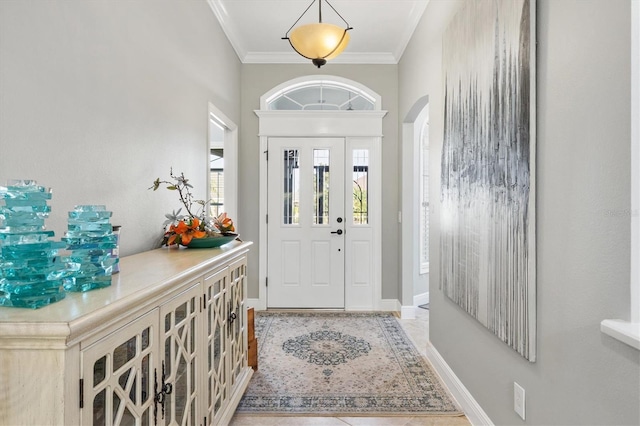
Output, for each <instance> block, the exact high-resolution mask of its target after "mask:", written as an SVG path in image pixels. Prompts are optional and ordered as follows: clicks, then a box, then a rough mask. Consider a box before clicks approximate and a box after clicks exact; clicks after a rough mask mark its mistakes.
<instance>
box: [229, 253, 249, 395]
mask: <svg viewBox="0 0 640 426" xmlns="http://www.w3.org/2000/svg"><path fill="white" fill-rule="evenodd" d="M246 275H247V263H246V260H245V259H243V260H241V261H238V262H235V263H232V264H231V265H229V293H228V294H229V309H230V318H229V329H228V336H229V351H230V362H231V370H230V371H231V378H230V380H231V382H230V385H231V389H233V387H234V386H235V385H236V380H237V379H238V376H239V375H240V373H242V371H243V368H245V367H247V362H248V361H247V347H246V346H247V337H246V334H245V333H246V331H245V325H246V323H247V319H246V315H247V308H246V306H245V305H244V291H245V289H244V288H245V279H246Z"/></svg>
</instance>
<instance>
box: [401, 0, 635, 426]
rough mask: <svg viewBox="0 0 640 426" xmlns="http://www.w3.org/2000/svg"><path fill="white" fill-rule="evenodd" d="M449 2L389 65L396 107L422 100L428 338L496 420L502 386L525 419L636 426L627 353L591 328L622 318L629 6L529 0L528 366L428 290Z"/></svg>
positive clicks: (434, 10) (434, 268) (505, 420)
mask: <svg viewBox="0 0 640 426" xmlns="http://www.w3.org/2000/svg"><path fill="white" fill-rule="evenodd" d="M462 3H463V2H462V1H450V0H431V2H430V3H429V6H428V8H427V12H426V14H425V16H424V17H423V19H422V21H421V23H420V27H419V29H418V31H417V32H416V33H415V35H414V37H413V39H412V41H411V44H410V46H409V48H408V49H407V50H406V52H405V55H404V56H403V58H402V61H401V63H400V69H399V79H400V116H404V114H406V112H407V111H408V110H409V108H410V107H411V105H412V104H413V103H414V102H415V100H417V99H418V98H419V97H420V96H423V95H425V94H428V95H429V96H430V99H431V101H432V103H431V112H432V115H431V117H432V119H431V131H432V133H431V135H430V136H431V141H432V144H435V146H433V145H432V147H433V149H432V151H431V152H432V153H433V159H432V163H431V166H432V170H433V171H434V173H433V175H435V178H434V179H433V180H434V183H433V187H432V188H431V194H432V197H431V199H432V200H434V203H433V205H434V211H433V216H432V220H433V227H432V230H433V232H432V236H433V238H432V242H431V253H432V254H433V258H432V261H431V277H432V280H431V285H430V299H431V306H430V307H431V317H430V338H431V341H432V343H433V345H434V346H435V347H436V349H437V350H438V351H439V352H440V354H441V355H442V356H443V357H444V359H445V360H446V361H447V363H448V364H449V365H450V366H451V368H452V369H453V370H454V372H455V373H456V375H457V376H458V377H459V378H460V379H461V380H462V382H463V383H464V385H465V386H466V387H467V389H469V391H470V392H471V393H472V394H473V396H474V397H475V399H476V400H477V401H478V402H479V403H480V405H481V406H482V407H483V409H484V410H485V411H486V412H487V414H488V415H489V417H490V418H491V419H492V420H493V421H494V422H495V423H496V424H509V425H516V424H524V423H525V422H523V421H522V420H520V418H519V417H518V416H517V415H516V414H515V412H514V411H513V382H514V381H516V382H518V383H519V384H520V385H522V386H523V387H524V388H525V390H526V406H527V407H526V411H527V420H526V424H533V425H547V424H563V425H567V424H582V425H587V424H589V425H604V424H611V425H613V424H615V425H619V424H635V425H637V424H640V352H638V351H637V350H635V349H633V348H631V347H629V346H627V345H625V344H623V343H620V342H618V341H617V340H614V339H612V338H610V337H608V336H606V335H604V334H602V333H601V332H600V330H599V325H600V321H601V320H602V319H605V318H623V319H629V297H630V296H629V270H630V248H629V244H630V237H629V217H628V214H627V215H624V214H622V212H628V211H629V210H628V209H629V208H630V195H629V194H630V185H629V181H630V165H629V154H630V148H629V146H630V118H629V117H630V96H629V93H630V54H629V52H630V18H629V16H630V2H629V1H628V0H613V1H612V0H539V1H538V6H537V13H538V25H537V29H538V55H537V56H538V67H537V70H538V83H537V84H538V104H537V108H538V125H537V131H538V137H537V144H538V145H537V161H538V165H537V198H536V201H537V227H538V229H537V242H538V250H537V274H538V278H537V289H538V297H537V303H538V307H537V313H538V361H537V362H536V363H529V362H527V361H526V360H525V359H524V358H522V357H520V356H519V355H518V354H517V353H516V352H514V351H512V350H511V349H509V348H508V347H507V346H506V345H505V344H503V343H501V342H500V341H499V340H498V339H497V338H496V337H494V336H493V335H492V334H490V333H489V332H488V331H487V330H486V329H485V328H484V327H482V326H481V325H480V324H479V323H478V322H476V321H475V320H473V319H472V318H471V317H470V316H469V315H467V314H466V313H464V312H463V311H462V310H461V309H460V308H459V307H458V306H457V305H455V304H453V303H452V302H451V301H450V300H448V299H446V298H445V297H444V296H443V294H442V292H441V291H440V290H439V288H438V283H439V279H440V271H439V267H438V262H439V259H438V257H437V256H438V244H439V242H438V228H439V220H440V218H439V213H440V212H439V209H438V203H437V202H436V200H438V199H439V179H438V177H439V172H440V167H439V161H440V157H439V155H440V152H441V141H442V127H443V124H442V123H443V118H442V113H441V110H442V105H443V102H442V79H441V73H442V72H441V41H442V40H441V32H442V29H443V28H444V26H445V25H446V24H447V23H448V22H449V20H450V19H451V17H452V16H453V14H454V13H455V12H456V10H457V9H458V8H459V7H460V5H461V4H462ZM611 212H621V214H611Z"/></svg>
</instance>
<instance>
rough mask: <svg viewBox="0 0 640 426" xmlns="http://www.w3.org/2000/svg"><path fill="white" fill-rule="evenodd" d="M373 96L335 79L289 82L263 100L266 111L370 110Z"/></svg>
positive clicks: (373, 101) (374, 106)
mask: <svg viewBox="0 0 640 426" xmlns="http://www.w3.org/2000/svg"><path fill="white" fill-rule="evenodd" d="M376 101H377V100H376V99H375V97H373V96H371V95H370V94H368V93H366V92H365V91H364V90H362V89H360V88H358V87H355V86H352V85H350V84H347V83H342V82H339V81H335V80H331V81H329V80H307V81H304V82H300V83H297V84H292V85H289V86H287V87H286V88H284V89H281V90H279V91H277V92H276V93H273V94H271V96H269V97H268V98H267V99H266V103H267V109H269V110H280V111H282V110H288V111H291V110H297V111H372V110H375V109H377V108H376Z"/></svg>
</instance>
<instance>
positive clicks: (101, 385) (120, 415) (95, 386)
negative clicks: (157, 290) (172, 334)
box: [82, 309, 158, 426]
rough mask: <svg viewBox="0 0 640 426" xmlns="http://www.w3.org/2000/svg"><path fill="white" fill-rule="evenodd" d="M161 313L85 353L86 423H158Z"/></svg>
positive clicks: (145, 319)
mask: <svg viewBox="0 0 640 426" xmlns="http://www.w3.org/2000/svg"><path fill="white" fill-rule="evenodd" d="M157 315H158V310H157V309H154V310H153V311H151V312H149V313H147V314H146V315H144V316H142V317H140V318H138V319H137V320H135V321H133V322H132V323H130V324H129V325H128V326H127V327H125V328H123V329H121V330H119V331H118V332H115V333H113V334H111V335H110V336H108V337H106V338H105V339H103V340H100V341H99V342H97V343H95V344H94V345H92V346H89V347H88V348H87V349H85V350H83V351H82V365H83V377H84V378H85V379H84V382H83V383H84V387H85V389H84V405H85V408H84V410H83V413H82V423H83V424H87V425H88V424H93V425H105V426H106V425H109V426H111V425H114V426H115V425H143V426H151V425H154V424H155V418H154V395H153V369H154V368H155V366H156V359H154V355H155V352H156V345H157V342H156V337H155V333H156V330H155V329H154V324H157V318H158V317H157Z"/></svg>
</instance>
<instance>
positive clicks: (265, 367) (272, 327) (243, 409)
mask: <svg viewBox="0 0 640 426" xmlns="http://www.w3.org/2000/svg"><path fill="white" fill-rule="evenodd" d="M255 325H256V337H257V338H258V359H259V361H258V367H259V368H258V371H256V372H255V373H254V375H253V377H252V379H251V382H250V383H249V387H248V388H247V391H246V393H245V395H244V397H243V398H242V400H241V401H240V404H239V406H238V409H237V411H236V412H237V413H243V414H276V415H288V414H289V415H314V416H343V415H344V416H346V415H348V416H394V415H397V416H407V415H411V416H421V415H453V416H458V415H462V412H461V411H460V409H459V408H458V406H457V405H456V403H455V402H454V400H453V398H452V397H451V396H450V395H449V393H448V392H447V390H446V389H445V388H444V386H443V385H442V383H441V382H440V381H439V379H438V377H437V376H436V374H435V373H434V372H433V371H432V370H431V367H430V366H429V364H428V362H427V360H426V359H425V358H424V357H423V356H422V355H421V354H420V353H419V352H418V350H417V349H416V348H415V347H414V346H413V344H412V343H411V341H410V340H409V338H408V337H407V335H406V334H405V333H404V331H403V330H402V327H401V325H400V323H399V322H398V320H397V319H396V318H395V317H394V316H393V314H391V313H377V312H376V313H344V312H322V313H317V312H314V313H310V312H256V318H255Z"/></svg>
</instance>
